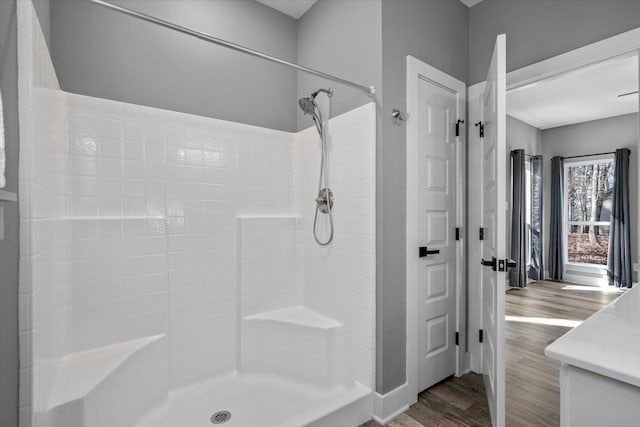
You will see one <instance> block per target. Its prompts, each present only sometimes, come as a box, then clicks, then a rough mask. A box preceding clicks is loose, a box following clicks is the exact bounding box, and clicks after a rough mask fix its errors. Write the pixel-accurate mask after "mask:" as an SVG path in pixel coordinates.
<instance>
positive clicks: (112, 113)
mask: <svg viewBox="0 0 640 427" xmlns="http://www.w3.org/2000/svg"><path fill="white" fill-rule="evenodd" d="M71 99H72V104H71V105H72V110H73V119H72V124H71V135H72V143H71V147H72V152H71V153H69V155H70V158H71V165H72V168H71V171H72V176H71V186H72V188H73V191H72V197H71V212H72V215H73V216H74V217H75V218H81V220H78V221H75V222H74V239H73V245H74V246H73V247H74V249H75V248H78V249H79V253H82V255H81V256H80V257H77V256H76V255H75V251H74V268H73V272H74V281H73V287H74V300H73V313H74V317H73V319H74V321H73V323H74V349H76V350H81V349H84V348H91V347H94V346H96V345H105V344H108V343H113V342H118V341H123V340H125V339H132V338H136V337H140V336H148V335H153V334H157V333H163V332H168V333H169V337H170V350H169V353H170V361H169V369H170V383H171V385H172V386H180V385H185V384H190V383H193V382H196V381H199V380H202V379H203V378H207V377H210V376H212V375H215V374H217V373H221V372H226V371H230V370H232V369H234V368H235V363H236V353H235V351H236V350H235V347H236V346H235V341H236V335H237V334H236V330H235V325H236V320H237V316H238V313H237V311H236V297H237V295H236V264H235V262H236V258H235V256H236V254H235V248H236V241H235V239H236V217H237V216H238V215H243V214H254V215H255V214H256V213H259V214H266V215H269V214H281V213H283V212H290V210H291V205H292V193H293V183H292V180H291V174H290V171H291V168H292V166H291V158H292V140H293V136H292V135H291V134H288V133H285V132H279V131H272V130H267V129H262V128H257V127H253V126H247V125H240V124H235V123H230V122H223V121H219V120H214V119H208V118H201V117H194V116H189V115H186V114H180V113H175V112H168V111H162V110H156V109H152V108H148V107H141V106H135V105H129V104H123V103H118V102H111V101H105V100H99V99H93V98H87V97H83V96H79V95H71ZM74 150H75V151H74ZM93 218H98V219H97V220H95V219H93ZM76 224H77V226H78V227H76ZM77 228H80V230H79V232H78V233H76V230H77ZM76 274H77V275H78V276H79V277H76V276H75V275H76ZM81 279H82V280H81ZM76 291H77V292H76ZM80 295H82V297H80ZM168 319H171V321H170V322H168ZM76 342H78V343H80V344H78V345H77V346H76ZM220 343H224V345H220Z"/></svg>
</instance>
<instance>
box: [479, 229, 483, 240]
mask: <svg viewBox="0 0 640 427" xmlns="http://www.w3.org/2000/svg"><path fill="white" fill-rule="evenodd" d="M478 238H479V239H480V240H484V227H480V232H479V233H478Z"/></svg>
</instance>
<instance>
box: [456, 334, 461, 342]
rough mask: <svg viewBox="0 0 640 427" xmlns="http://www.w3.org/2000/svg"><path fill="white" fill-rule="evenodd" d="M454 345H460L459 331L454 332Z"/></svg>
mask: <svg viewBox="0 0 640 427" xmlns="http://www.w3.org/2000/svg"><path fill="white" fill-rule="evenodd" d="M456 345H460V333H459V332H456Z"/></svg>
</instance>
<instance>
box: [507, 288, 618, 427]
mask: <svg viewBox="0 0 640 427" xmlns="http://www.w3.org/2000/svg"><path fill="white" fill-rule="evenodd" d="M619 295H620V292H619V291H617V290H615V289H613V288H612V289H605V290H602V289H600V288H595V287H589V286H581V285H573V284H571V283H557V282H537V283H532V284H530V285H529V286H527V287H526V288H524V289H512V290H509V291H508V292H507V298H506V312H507V322H506V329H505V336H506V346H505V352H506V354H505V356H506V357H505V359H506V362H507V364H506V369H507V377H506V379H507V381H506V391H507V393H506V394H507V399H506V400H507V406H506V423H507V426H509V427H518V426H559V425H560V386H559V383H558V369H559V368H560V363H559V362H556V361H555V360H551V359H549V358H547V357H546V356H545V355H544V348H545V347H546V346H547V345H549V344H550V343H551V342H553V341H555V340H556V339H558V338H559V337H561V336H562V335H564V334H565V333H566V332H567V331H569V330H570V329H571V328H572V327H574V326H576V325H577V324H578V323H579V322H581V321H583V320H585V319H586V318H587V317H589V316H591V315H592V314H593V313H595V312H596V311H598V310H599V309H600V308H602V307H604V306H605V305H606V304H608V303H609V302H611V301H613V300H614V299H615V298H617V297H618V296H619Z"/></svg>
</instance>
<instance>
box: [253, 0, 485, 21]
mask: <svg viewBox="0 0 640 427" xmlns="http://www.w3.org/2000/svg"><path fill="white" fill-rule="evenodd" d="M256 1H257V2H259V3H262V4H264V5H266V6H269V7H271V8H273V9H275V10H278V11H280V12H282V13H286V14H287V15H289V16H292V17H294V18H295V19H300V17H301V16H302V15H304V14H305V13H306V12H307V10H309V9H311V6H313V5H314V4H315V3H316V2H317V1H318V0H256ZM460 1H461V2H462V3H464V4H465V5H466V6H467V7H472V6H475V5H476V4H478V3H480V2H481V1H482V0H460Z"/></svg>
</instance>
